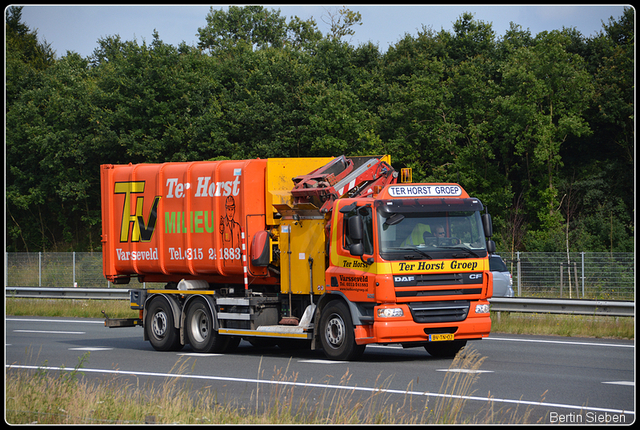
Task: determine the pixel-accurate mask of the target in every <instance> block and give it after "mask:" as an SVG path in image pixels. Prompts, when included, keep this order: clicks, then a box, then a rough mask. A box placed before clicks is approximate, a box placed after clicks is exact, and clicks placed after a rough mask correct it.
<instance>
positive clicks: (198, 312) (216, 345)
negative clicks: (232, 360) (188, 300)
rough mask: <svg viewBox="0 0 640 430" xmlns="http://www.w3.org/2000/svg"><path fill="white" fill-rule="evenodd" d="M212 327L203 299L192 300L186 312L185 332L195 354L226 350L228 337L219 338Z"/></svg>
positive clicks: (212, 323)
mask: <svg viewBox="0 0 640 430" xmlns="http://www.w3.org/2000/svg"><path fill="white" fill-rule="evenodd" d="M214 327H215V322H214V320H213V314H212V313H211V309H210V308H209V305H208V304H207V303H206V302H205V301H204V299H201V298H197V299H194V301H193V303H192V304H191V305H190V306H189V309H188V310H187V318H186V321H185V331H186V333H187V339H188V340H189V343H190V344H191V348H193V350H194V351H195V352H223V351H224V350H225V349H226V348H227V346H228V345H229V340H230V336H220V335H219V334H218V332H217V331H216V330H215V329H214Z"/></svg>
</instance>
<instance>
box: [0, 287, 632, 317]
mask: <svg viewBox="0 0 640 430" xmlns="http://www.w3.org/2000/svg"><path fill="white" fill-rule="evenodd" d="M5 297H18V298H42V299H113V300H125V299H129V289H125V288H44V287H6V289H5ZM489 303H491V310H492V311H494V312H527V313H551V314H575V315H602V316H618V317H632V316H634V315H635V302H629V301H621V300H583V299H569V300H566V299H546V298H530V297H494V298H491V299H489Z"/></svg>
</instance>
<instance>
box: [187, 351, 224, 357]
mask: <svg viewBox="0 0 640 430" xmlns="http://www.w3.org/2000/svg"><path fill="white" fill-rule="evenodd" d="M178 355H188V356H191V357H219V356H221V355H223V354H214V353H206V352H181V353H178Z"/></svg>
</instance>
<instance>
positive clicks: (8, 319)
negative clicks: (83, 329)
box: [6, 318, 104, 325]
mask: <svg viewBox="0 0 640 430" xmlns="http://www.w3.org/2000/svg"><path fill="white" fill-rule="evenodd" d="M6 321H22V322H50V323H82V324H103V325H104V321H87V320H43V319H35V318H7V319H6Z"/></svg>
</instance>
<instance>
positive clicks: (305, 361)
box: [298, 359, 349, 364]
mask: <svg viewBox="0 0 640 430" xmlns="http://www.w3.org/2000/svg"><path fill="white" fill-rule="evenodd" d="M298 363H314V364H341V363H349V361H334V360H318V359H313V360H298Z"/></svg>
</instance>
